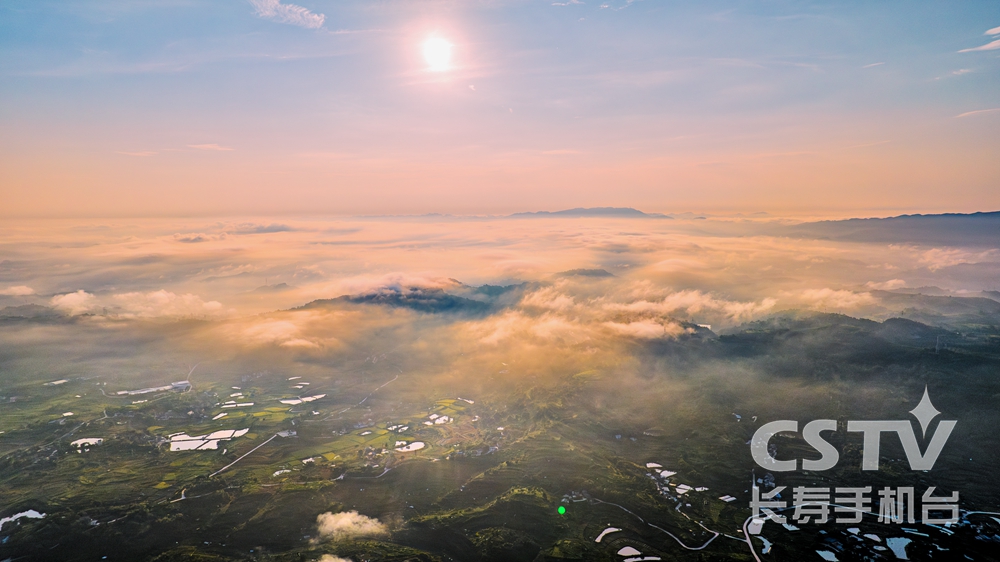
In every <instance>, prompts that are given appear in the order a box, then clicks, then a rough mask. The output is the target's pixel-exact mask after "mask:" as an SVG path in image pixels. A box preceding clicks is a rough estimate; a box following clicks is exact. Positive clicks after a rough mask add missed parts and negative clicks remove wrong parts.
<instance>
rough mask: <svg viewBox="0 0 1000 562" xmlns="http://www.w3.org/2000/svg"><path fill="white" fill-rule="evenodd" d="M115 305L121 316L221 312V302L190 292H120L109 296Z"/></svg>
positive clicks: (146, 316) (200, 314)
mask: <svg viewBox="0 0 1000 562" xmlns="http://www.w3.org/2000/svg"><path fill="white" fill-rule="evenodd" d="M111 299H112V301H111V302H112V303H113V304H114V305H117V306H116V307H115V311H116V312H118V314H119V315H121V316H130V317H140V318H152V317H159V316H175V317H192V316H199V317H200V316H206V315H213V314H218V313H220V312H222V303H220V302H218V301H208V302H205V301H203V300H201V298H200V297H198V296H197V295H192V294H190V293H188V294H183V295H178V294H176V293H171V292H170V291H165V290H162V289H161V290H159V291H152V292H149V293H138V292H136V293H121V294H117V295H113V296H112V297H111Z"/></svg>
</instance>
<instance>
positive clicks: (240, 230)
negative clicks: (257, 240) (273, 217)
mask: <svg viewBox="0 0 1000 562" xmlns="http://www.w3.org/2000/svg"><path fill="white" fill-rule="evenodd" d="M293 230H295V229H294V228H292V227H290V226H288V225H286V224H278V223H271V224H255V223H252V222H245V223H242V224H238V225H236V226H234V227H232V228H228V229H226V231H227V232H231V233H233V234H268V233H272V232H291V231H293Z"/></svg>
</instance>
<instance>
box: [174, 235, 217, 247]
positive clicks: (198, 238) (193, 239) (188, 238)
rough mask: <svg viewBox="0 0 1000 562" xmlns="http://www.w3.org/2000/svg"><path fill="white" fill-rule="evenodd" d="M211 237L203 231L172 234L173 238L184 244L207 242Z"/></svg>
mask: <svg viewBox="0 0 1000 562" xmlns="http://www.w3.org/2000/svg"><path fill="white" fill-rule="evenodd" d="M211 239H212V237H211V236H210V235H208V234H205V233H204V232H197V233H194V234H179V233H178V234H174V240H176V241H178V242H183V243H185V244H197V243H198V242H207V241H209V240H211Z"/></svg>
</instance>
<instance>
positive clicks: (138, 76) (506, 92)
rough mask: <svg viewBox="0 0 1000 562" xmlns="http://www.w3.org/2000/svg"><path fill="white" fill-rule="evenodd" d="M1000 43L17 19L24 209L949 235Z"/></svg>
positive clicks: (733, 17)
mask: <svg viewBox="0 0 1000 562" xmlns="http://www.w3.org/2000/svg"><path fill="white" fill-rule="evenodd" d="M991 30H992V34H991V33H990V32H991ZM432 35H436V36H440V37H444V38H446V39H447V40H448V41H449V42H450V43H452V44H453V45H454V46H453V49H452V53H453V57H454V58H453V65H452V69H451V70H449V71H447V72H440V73H434V72H428V71H427V68H426V62H425V61H423V59H422V57H421V48H420V47H421V44H422V43H423V41H425V40H426V38H427V37H430V36H432ZM997 39H1000V4H998V3H996V2H963V3H961V4H958V5H955V4H946V3H942V2H906V3H903V2H893V3H868V2H839V3H838V2H824V3H807V2H696V3H694V2H692V3H688V2H668V1H659V0H639V1H634V2H627V1H610V0H608V1H606V2H590V1H588V2H585V3H584V2H579V3H576V2H568V3H566V5H560V3H559V2H556V3H553V2H535V1H510V2H507V1H492V2H486V1H484V2H472V1H469V2H437V1H418V0H412V1H406V2H403V1H364V2H360V1H359V2H352V1H348V2H332V1H320V0H310V1H305V0H303V1H300V2H298V3H291V2H284V1H283V2H276V1H275V0H255V2H249V1H247V0H224V1H223V0H214V1H197V0H150V1H107V0H105V1H97V0H94V1H76V2H68V1H62V2H51V1H30V2H28V1H19V0H4V1H3V2H0V163H2V164H3V167H4V168H5V169H6V171H5V172H0V181H2V182H3V183H4V184H7V186H8V189H5V190H4V191H7V193H8V194H7V196H2V197H3V198H5V199H7V198H9V200H8V201H7V203H6V204H5V207H7V209H8V212H13V213H18V212H21V213H28V214H32V213H35V214H47V213H51V214H72V213H74V212H83V213H99V212H100V211H101V209H105V210H107V211H108V212H110V213H113V214H129V213H131V212H134V213H139V214H143V213H150V212H152V213H157V212H175V213H182V214H183V213H186V212H193V213H203V212H204V213H208V212H230V211H232V212H261V213H266V212H272V211H273V212H304V211H316V212H344V213H351V212H379V211H381V212H430V211H444V212H506V211H511V210H533V209H537V208H555V207H566V206H576V205H605V204H610V205H628V206H637V207H642V208H646V209H650V210H663V211H678V210H692V209H701V210H712V209H718V210H720V211H724V210H748V211H754V210H762V209H763V210H778V211H780V210H798V211H807V210H809V209H811V208H838V209H843V210H845V211H846V210H852V209H858V210H860V209H873V210H874V209H901V210H906V209H918V210H935V209H937V206H940V205H941V203H940V196H939V195H938V194H939V193H940V190H941V189H944V188H947V189H949V190H950V192H951V193H952V195H953V197H952V199H951V200H950V201H951V203H950V204H951V205H952V207H948V208H941V209H940V210H976V209H981V208H984V207H989V208H995V207H997V206H1000V196H998V195H997V193H1000V189H997V188H998V187H1000V186H998V185H997V184H998V182H1000V164H997V163H996V162H995V160H998V159H996V158H995V155H996V154H997V153H998V152H1000V150H998V149H1000V142H998V140H1000V135H998V134H997V125H998V124H1000V80H998V77H1000V74H998V71H1000V42H996V40H997ZM984 46H985V47H997V48H985V49H984V48H982V47H984ZM976 49H979V50H976ZM963 51H964V52H963ZM960 115H962V117H959V116H960ZM838 189H839V190H841V191H840V195H841V197H839V198H835V197H833V196H832V195H831V194H830V192H831V190H838ZM873 193H877V195H876V196H873ZM749 206H755V208H753V209H751V208H750V207H749Z"/></svg>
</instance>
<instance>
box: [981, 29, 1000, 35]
mask: <svg viewBox="0 0 1000 562" xmlns="http://www.w3.org/2000/svg"><path fill="white" fill-rule="evenodd" d="M983 35H1000V27H994V28H993V29H988V30H987V31H986V33H984V34H983Z"/></svg>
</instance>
